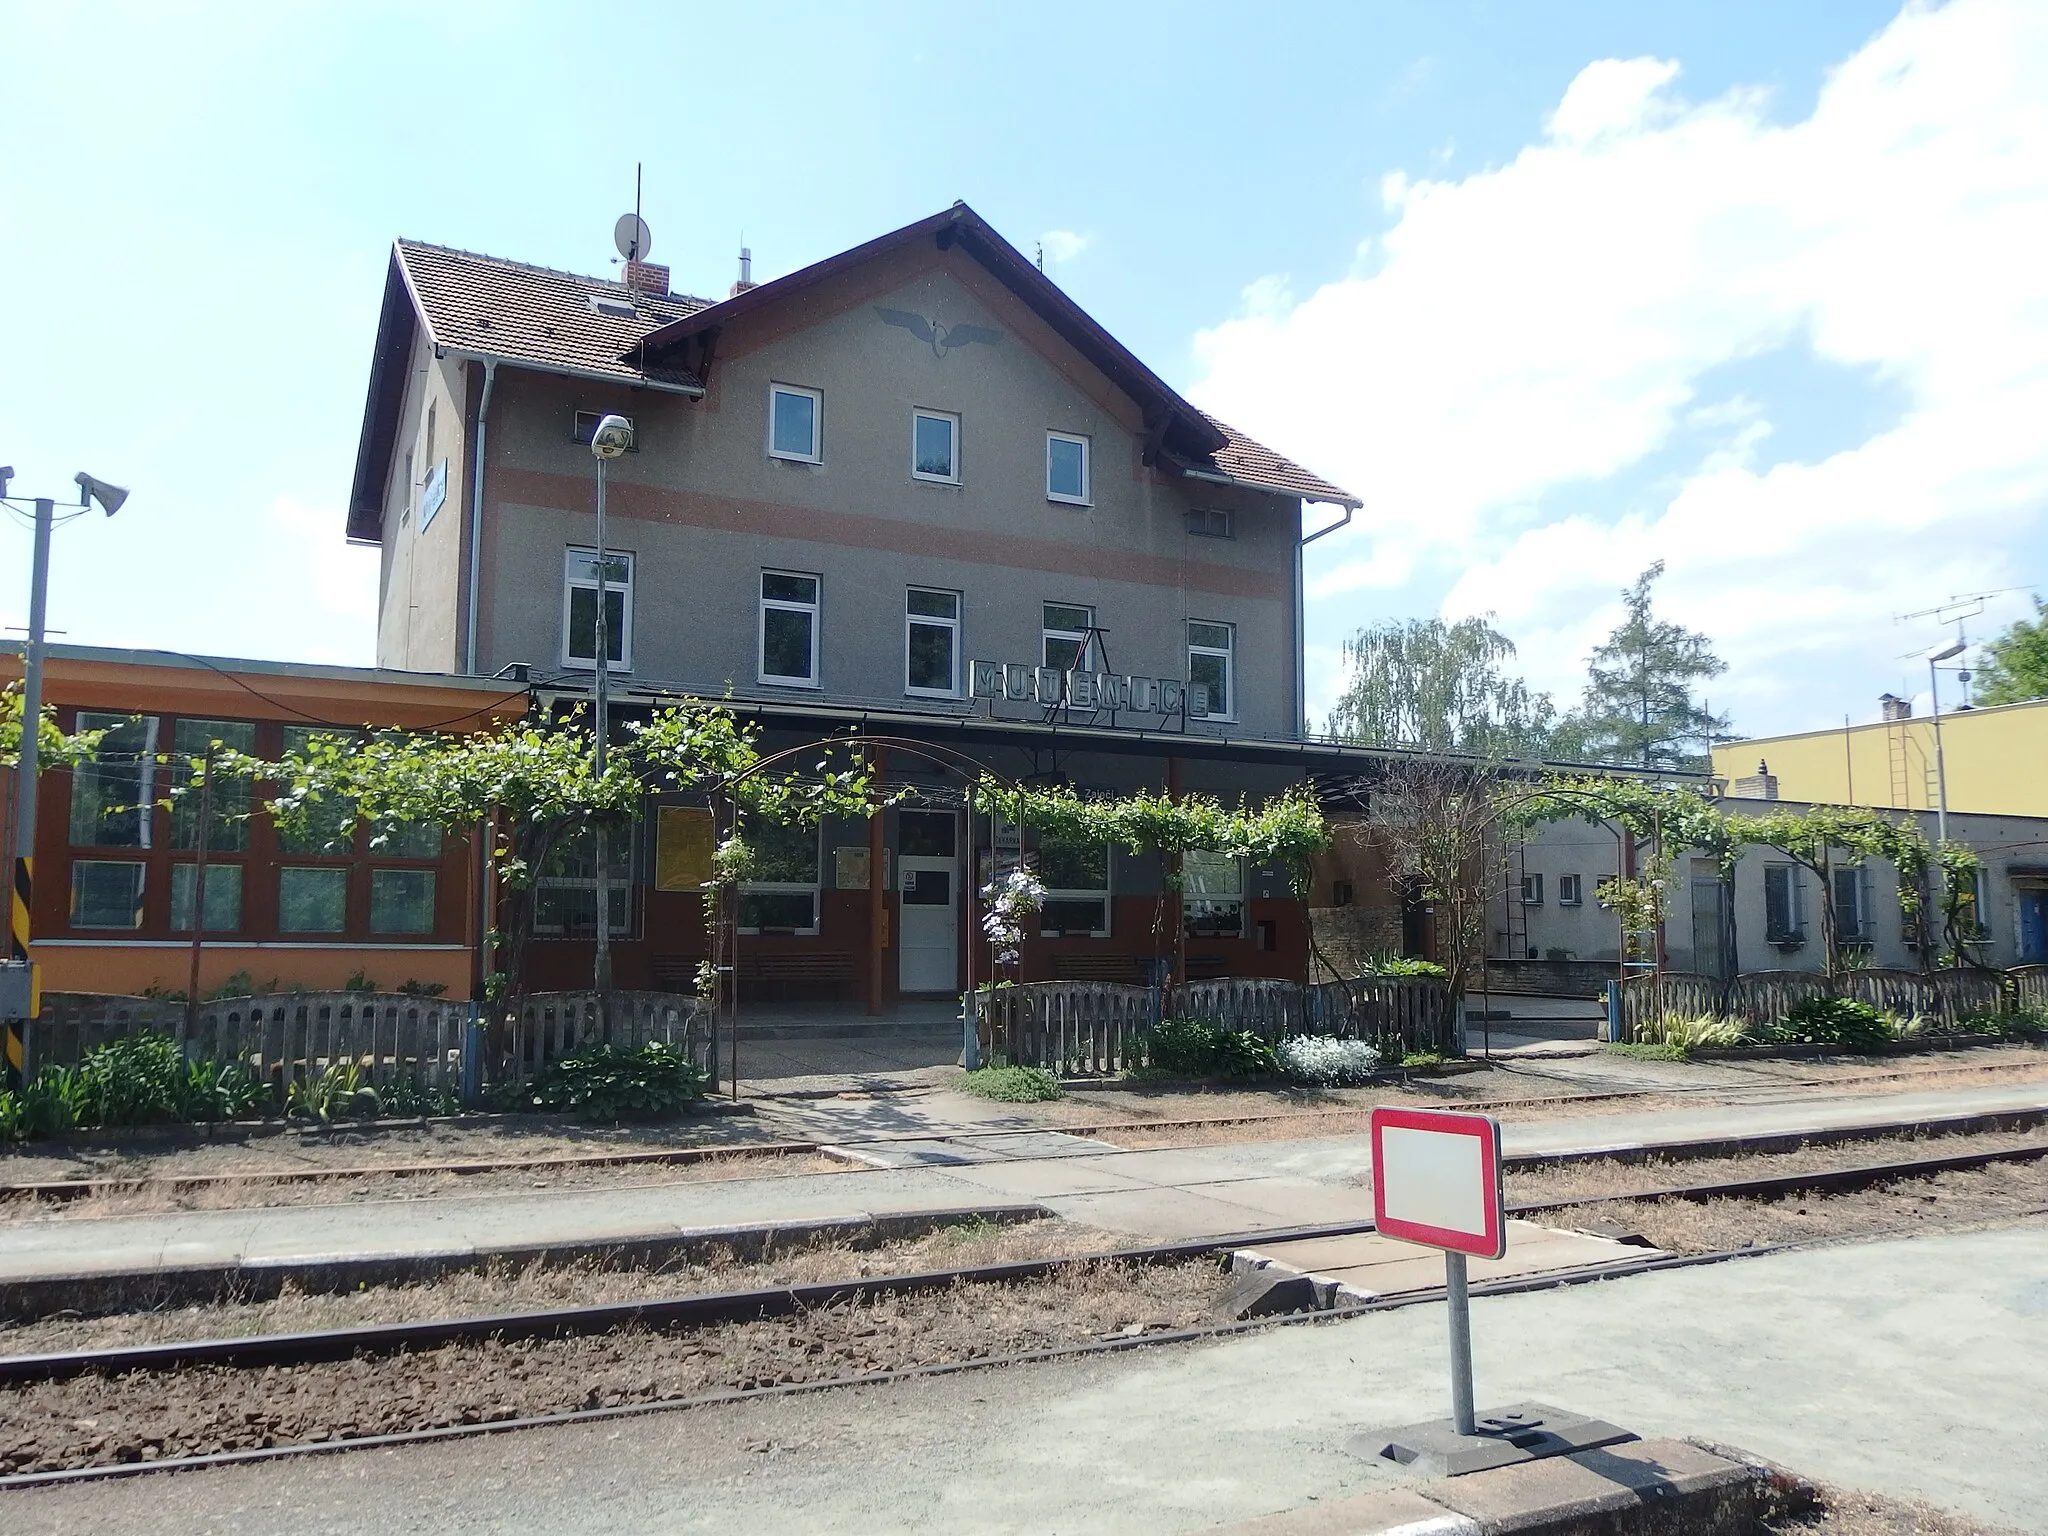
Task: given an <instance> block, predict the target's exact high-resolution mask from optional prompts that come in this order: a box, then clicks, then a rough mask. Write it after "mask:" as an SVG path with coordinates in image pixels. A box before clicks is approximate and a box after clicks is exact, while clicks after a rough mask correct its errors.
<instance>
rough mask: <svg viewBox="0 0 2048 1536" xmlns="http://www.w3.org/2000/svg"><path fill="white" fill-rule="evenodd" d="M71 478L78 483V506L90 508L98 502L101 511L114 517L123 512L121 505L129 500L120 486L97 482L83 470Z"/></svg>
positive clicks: (101, 481) (102, 481)
mask: <svg viewBox="0 0 2048 1536" xmlns="http://www.w3.org/2000/svg"><path fill="white" fill-rule="evenodd" d="M71 478H72V479H73V480H76V481H77V482H78V504H79V505H80V506H81V507H89V506H91V505H92V504H93V503H94V502H98V503H99V504H100V510H101V511H102V512H104V513H106V514H107V516H109V517H112V516H113V515H114V514H115V513H116V512H118V511H120V510H121V503H122V502H124V501H126V500H127V499H128V493H127V492H126V491H124V490H122V489H121V487H120V486H118V485H109V484H107V482H106V481H104V480H95V479H94V478H93V477H92V476H91V475H88V474H87V473H86V472H85V471H84V470H82V469H81V470H80V471H79V472H78V473H77V474H75V475H73V476H72V477H71Z"/></svg>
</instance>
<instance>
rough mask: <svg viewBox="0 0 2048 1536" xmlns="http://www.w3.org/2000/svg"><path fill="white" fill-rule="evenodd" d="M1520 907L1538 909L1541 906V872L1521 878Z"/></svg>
mask: <svg viewBox="0 0 2048 1536" xmlns="http://www.w3.org/2000/svg"><path fill="white" fill-rule="evenodd" d="M1522 905H1523V906H1525V907H1540V906H1542V905H1543V875H1542V873H1541V871H1538V872H1536V873H1533V874H1526V875H1524V876H1522Z"/></svg>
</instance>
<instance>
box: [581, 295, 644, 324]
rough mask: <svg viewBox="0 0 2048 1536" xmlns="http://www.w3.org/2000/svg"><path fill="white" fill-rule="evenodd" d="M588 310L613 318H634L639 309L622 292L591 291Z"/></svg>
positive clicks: (637, 316) (638, 314) (636, 316)
mask: <svg viewBox="0 0 2048 1536" xmlns="http://www.w3.org/2000/svg"><path fill="white" fill-rule="evenodd" d="M590 312H591V313H592V314H593V315H606V316H609V317H610V318H611V319H613V320H636V319H638V318H639V316H640V311H639V309H638V308H637V307H636V306H635V305H634V303H633V301H632V300H631V299H629V298H627V297H626V296H625V295H624V294H622V293H593V294H592V295H591V296H590Z"/></svg>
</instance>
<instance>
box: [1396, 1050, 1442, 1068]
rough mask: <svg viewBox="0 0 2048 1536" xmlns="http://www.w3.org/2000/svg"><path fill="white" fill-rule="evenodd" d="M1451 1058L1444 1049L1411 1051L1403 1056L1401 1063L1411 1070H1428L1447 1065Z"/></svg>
mask: <svg viewBox="0 0 2048 1536" xmlns="http://www.w3.org/2000/svg"><path fill="white" fill-rule="evenodd" d="M1450 1059H1451V1058H1450V1057H1448V1056H1446V1055H1445V1054H1444V1053H1443V1052H1442V1051H1410V1052H1409V1053H1408V1054H1407V1055H1405V1056H1403V1057H1402V1058H1401V1065H1402V1066H1403V1067H1404V1068H1405V1069H1406V1070H1408V1071H1410V1072H1427V1071H1429V1070H1430V1069H1431V1068H1433V1067H1441V1066H1445V1065H1447V1064H1448V1063H1449V1062H1450Z"/></svg>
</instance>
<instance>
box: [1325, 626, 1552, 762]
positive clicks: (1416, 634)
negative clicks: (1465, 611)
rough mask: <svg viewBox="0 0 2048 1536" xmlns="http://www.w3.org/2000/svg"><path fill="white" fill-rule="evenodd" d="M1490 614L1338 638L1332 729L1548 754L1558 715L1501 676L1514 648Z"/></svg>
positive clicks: (1434, 745) (1516, 681) (1392, 741)
mask: <svg viewBox="0 0 2048 1536" xmlns="http://www.w3.org/2000/svg"><path fill="white" fill-rule="evenodd" d="M1490 617H1491V615H1489V616H1488V618H1490ZM1488 618H1469V619H1460V620H1458V621H1457V622H1456V623H1455V624H1447V623H1445V622H1444V621H1443V620H1442V619H1394V620H1390V621H1388V622H1387V623H1384V624H1376V625H1373V626H1371V627H1370V628H1366V629H1361V630H1360V631H1359V632H1358V633H1357V634H1356V635H1354V636H1352V638H1351V639H1349V640H1347V641H1345V642H1344V662H1345V665H1346V667H1347V668H1348V669H1349V670H1350V679H1349V681H1348V682H1347V684H1346V686H1345V689H1344V693H1343V696H1342V697H1341V698H1339V699H1338V701H1337V706H1336V708H1335V709H1333V710H1332V711H1331V712H1330V718H1329V724H1328V727H1327V729H1328V731H1329V733H1330V734H1331V735H1332V736H1340V737H1343V738H1345V739H1346V740H1350V741H1360V742H1364V743H1366V744H1367V745H1369V746H1382V747H1395V746H1399V747H1426V748H1428V749H1430V750H1432V751H1437V752H1466V753H1472V754H1474V755H1476V756H1480V757H1542V756H1544V755H1546V754H1547V753H1548V751H1549V749H1550V740H1551V729H1552V727H1553V726H1554V724H1555V723H1556V718H1557V710H1556V708H1555V706H1554V705H1552V703H1551V702H1550V695H1549V694H1547V693H1533V692H1531V691H1530V689H1529V687H1528V685H1527V684H1526V683H1524V682H1523V681H1522V680H1521V679H1520V678H1518V677H1509V676H1506V675H1505V674H1504V673H1503V672H1502V671H1501V663H1502V662H1504V661H1509V660H1512V659H1513V657H1514V654H1515V644H1514V642H1513V641H1512V640H1510V639H1508V637H1507V636H1506V635H1503V634H1502V633H1501V632H1500V631H1499V630H1497V629H1495V628H1494V627H1493V626H1492V624H1491V623H1489V622H1488Z"/></svg>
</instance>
